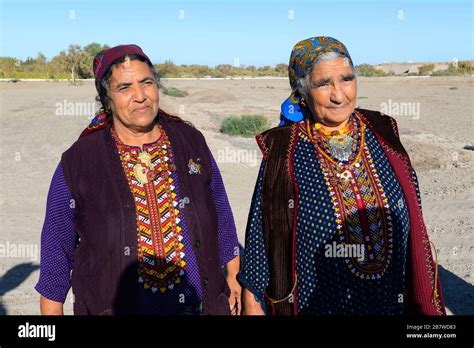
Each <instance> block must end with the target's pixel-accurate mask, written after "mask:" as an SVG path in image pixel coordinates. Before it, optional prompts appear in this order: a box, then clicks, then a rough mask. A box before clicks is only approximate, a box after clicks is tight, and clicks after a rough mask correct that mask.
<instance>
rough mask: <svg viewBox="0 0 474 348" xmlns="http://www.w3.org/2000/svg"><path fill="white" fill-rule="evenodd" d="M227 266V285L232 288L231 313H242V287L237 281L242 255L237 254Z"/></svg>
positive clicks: (230, 297)
mask: <svg viewBox="0 0 474 348" xmlns="http://www.w3.org/2000/svg"><path fill="white" fill-rule="evenodd" d="M226 268H227V278H226V281H227V285H228V286H229V289H230V295H229V306H230V313H231V315H240V312H241V308H242V305H241V303H242V300H241V298H242V287H241V286H240V284H239V282H238V281H237V274H238V273H239V268H240V257H239V256H237V257H235V258H234V259H232V260H231V261H229V262H228V263H227V265H226Z"/></svg>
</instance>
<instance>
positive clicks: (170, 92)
mask: <svg viewBox="0 0 474 348" xmlns="http://www.w3.org/2000/svg"><path fill="white" fill-rule="evenodd" d="M161 90H162V91H163V94H165V95H169V96H170V97H177V98H182V97H185V96H187V95H188V93H186V92H184V91H181V90H179V89H177V88H175V87H170V88H166V87H164V86H163V87H161Z"/></svg>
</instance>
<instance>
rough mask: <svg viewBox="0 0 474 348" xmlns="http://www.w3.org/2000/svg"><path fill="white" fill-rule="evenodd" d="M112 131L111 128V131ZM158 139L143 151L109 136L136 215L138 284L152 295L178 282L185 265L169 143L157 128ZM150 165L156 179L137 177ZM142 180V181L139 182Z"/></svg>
mask: <svg viewBox="0 0 474 348" xmlns="http://www.w3.org/2000/svg"><path fill="white" fill-rule="evenodd" d="M112 129H113V128H112ZM160 132H161V137H160V139H159V140H157V141H156V142H154V143H152V144H145V145H144V146H143V148H144V149H143V151H141V150H140V148H138V147H135V146H127V145H125V144H123V143H122V142H121V141H120V139H119V138H118V137H117V135H116V134H115V132H112V134H113V136H114V138H115V141H116V144H117V148H118V150H119V153H120V158H121V161H122V166H123V168H124V171H125V173H126V176H127V179H128V182H129V185H130V189H131V191H132V194H133V196H134V199H135V207H136V214H137V237H138V239H137V242H138V281H139V282H140V283H143V287H144V288H145V289H151V291H152V292H156V291H158V290H159V291H160V292H162V293H163V292H165V291H166V290H167V289H173V288H174V286H175V284H179V283H180V282H181V276H182V275H183V274H184V267H185V265H186V262H185V260H184V256H185V255H184V245H183V243H182V240H183V236H182V226H181V220H182V216H181V213H180V211H179V209H178V198H177V192H176V188H175V186H174V179H173V176H172V175H171V172H172V171H174V170H175V169H176V167H175V165H174V164H173V153H172V150H171V145H170V141H169V139H168V137H167V135H166V133H165V132H164V130H163V129H162V128H161V127H160ZM143 160H145V161H147V162H148V161H149V162H150V163H149V164H150V166H151V167H153V168H154V171H155V172H157V171H158V174H157V175H153V176H152V177H150V176H149V178H150V179H151V180H142V181H146V182H145V183H144V182H142V181H141V180H140V179H139V178H138V177H137V176H136V168H140V166H141V162H143ZM141 179H143V178H141Z"/></svg>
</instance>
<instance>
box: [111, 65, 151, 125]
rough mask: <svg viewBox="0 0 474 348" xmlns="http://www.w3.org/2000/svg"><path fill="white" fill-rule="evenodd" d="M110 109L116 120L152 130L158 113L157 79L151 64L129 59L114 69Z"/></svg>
mask: <svg viewBox="0 0 474 348" xmlns="http://www.w3.org/2000/svg"><path fill="white" fill-rule="evenodd" d="M108 97H109V107H110V109H111V110H112V114H113V116H114V118H115V119H117V120H118V121H119V122H120V123H122V124H123V125H124V126H125V127H127V128H129V129H133V130H136V131H146V130H149V129H150V127H151V125H152V124H153V120H154V119H155V117H156V115H157V113H158V102H159V93H158V87H157V85H156V79H155V77H154V76H153V72H152V70H151V69H150V67H149V66H148V64H147V63H145V62H141V61H139V60H126V61H125V62H123V63H122V64H119V65H117V66H115V67H114V68H113V69H112V74H111V79H110V83H109V89H108Z"/></svg>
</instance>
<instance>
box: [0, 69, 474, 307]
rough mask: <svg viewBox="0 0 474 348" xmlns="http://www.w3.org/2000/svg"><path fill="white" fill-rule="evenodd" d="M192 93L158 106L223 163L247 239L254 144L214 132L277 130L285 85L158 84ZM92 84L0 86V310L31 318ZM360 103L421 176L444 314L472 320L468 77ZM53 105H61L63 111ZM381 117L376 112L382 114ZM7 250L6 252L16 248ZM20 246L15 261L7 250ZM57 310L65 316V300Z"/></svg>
mask: <svg viewBox="0 0 474 348" xmlns="http://www.w3.org/2000/svg"><path fill="white" fill-rule="evenodd" d="M163 83H164V84H165V85H166V86H167V87H177V88H179V89H182V90H184V91H186V92H187V93H188V94H189V95H188V96H187V97H184V98H174V97H168V96H162V98H161V105H160V106H161V107H162V108H164V109H165V110H167V111H169V112H173V113H176V114H178V115H179V116H181V117H183V118H185V119H187V120H189V121H191V122H192V123H193V124H194V125H195V126H196V127H197V128H199V129H200V130H201V131H202V132H203V134H204V136H205V137H206V139H207V142H208V144H209V147H210V148H211V150H212V152H213V153H214V156H215V158H216V160H217V161H218V163H219V167H220V169H221V172H222V175H223V178H224V181H225V184H226V189H227V192H228V195H229V199H230V202H231V205H232V209H233V212H234V216H235V220H236V224H237V229H238V234H239V239H240V241H241V242H242V243H243V241H244V234H245V225H246V219H247V214H248V208H249V204H250V199H251V195H252V191H253V186H254V183H255V179H256V175H257V170H258V165H259V162H260V159H261V156H260V152H259V150H258V148H257V146H256V143H255V141H254V139H252V138H240V137H230V136H227V135H223V134H221V133H219V125H220V122H221V121H222V120H223V119H224V118H225V117H226V116H229V115H241V114H264V115H266V116H267V117H268V118H269V120H271V124H272V125H276V124H277V122H278V114H279V105H280V103H281V101H282V100H283V99H284V98H286V97H287V95H288V94H289V86H288V81H287V80H285V79H280V80H278V79H266V80H265V79H262V80H168V81H167V80H164V81H163ZM94 91H95V89H94V85H93V83H92V82H88V81H86V82H83V83H82V84H81V85H79V86H72V85H69V84H68V83H66V82H18V83H7V82H1V83H0V101H1V108H0V112H1V117H0V122H1V125H0V162H1V164H2V166H1V170H0V176H1V183H2V190H1V195H0V215H1V220H0V221H1V223H0V248H1V245H3V248H4V250H6V248H7V247H8V250H10V251H9V253H6V251H4V253H3V255H1V256H0V276H1V277H2V278H1V280H0V314H38V313H39V306H38V298H39V296H38V294H37V293H36V292H35V290H34V289H33V287H34V285H35V284H36V281H37V279H38V276H39V271H38V264H39V258H38V253H39V243H40V235H41V228H42V224H43V219H44V215H45V203H46V196H47V192H48V188H49V184H50V180H51V177H52V174H53V172H54V169H55V168H56V166H57V164H58V162H59V158H60V155H61V153H62V152H63V151H65V150H66V149H67V148H68V147H69V146H70V145H71V144H72V143H73V142H74V141H75V140H76V139H77V137H78V135H79V133H80V132H81V130H82V129H83V128H84V127H85V126H86V125H87V124H88V122H89V119H88V117H89V114H88V113H87V110H85V111H86V112H84V111H81V110H75V112H73V113H72V114H71V113H69V112H68V110H67V106H68V103H75V104H71V105H73V106H75V107H76V108H79V106H78V105H82V103H87V105H88V106H93V105H94V97H95V93H94ZM358 96H359V97H358V105H359V106H360V107H364V108H368V109H373V110H382V111H384V110H385V111H386V112H385V113H387V114H391V115H393V116H395V117H396V119H397V120H398V124H399V128H400V133H401V137H402V141H403V143H404V144H405V146H406V148H407V150H408V152H409V154H410V156H411V159H412V162H413V164H414V167H415V169H416V170H417V172H418V176H419V179H420V185H421V192H422V202H423V211H424V216H425V221H426V223H427V226H428V230H429V233H430V235H431V239H432V241H433V242H434V243H435V244H436V248H437V250H438V259H439V264H440V276H441V279H442V282H443V286H444V293H445V300H446V304H447V307H448V311H449V312H450V313H454V314H474V286H473V279H474V271H473V267H472V265H473V260H474V253H473V251H474V238H473V237H474V220H473V212H474V209H473V208H474V202H473V198H472V197H473V193H474V192H473V189H472V187H473V178H474V174H473V166H474V152H473V151H470V150H466V149H463V147H464V146H466V145H474V144H473V137H472V134H473V130H474V127H473V106H474V105H473V101H474V78H472V77H437V78H405V77H389V78H360V79H359V93H358ZM60 105H63V106H64V105H66V110H65V111H64V110H61V107H60ZM383 109H384V110H383ZM12 246H13V247H12ZM22 246H23V247H25V246H26V247H27V248H26V249H24V250H23V251H24V252H27V253H26V254H23V255H15V254H14V252H13V249H14V248H16V249H19V248H21V247H22ZM65 312H66V313H71V312H72V303H71V301H70V299H69V300H68V301H67V302H66V305H65Z"/></svg>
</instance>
